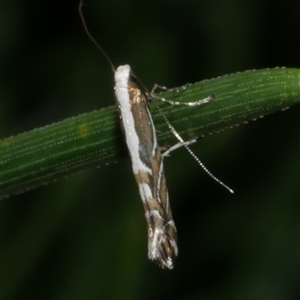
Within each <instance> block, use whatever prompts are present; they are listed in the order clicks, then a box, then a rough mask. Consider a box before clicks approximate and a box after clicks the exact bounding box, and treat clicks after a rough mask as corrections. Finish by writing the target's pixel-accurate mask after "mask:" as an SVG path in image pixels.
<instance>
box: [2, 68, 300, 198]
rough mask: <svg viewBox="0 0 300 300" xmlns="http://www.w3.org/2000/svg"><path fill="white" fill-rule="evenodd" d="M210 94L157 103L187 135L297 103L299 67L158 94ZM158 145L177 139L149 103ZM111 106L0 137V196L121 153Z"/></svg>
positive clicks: (123, 154) (174, 96)
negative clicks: (203, 101) (189, 104)
mask: <svg viewBox="0 0 300 300" xmlns="http://www.w3.org/2000/svg"><path fill="white" fill-rule="evenodd" d="M211 94H214V95H215V98H214V100H213V101H211V102H210V103H208V104H205V105H203V106H198V107H185V106H176V107H175V106H172V107H170V106H168V105H161V108H162V109H163V111H164V113H165V114H166V116H167V117H168V119H169V120H170V122H171V124H172V125H173V126H174V127H175V129H176V130H177V131H178V132H179V133H180V134H181V136H182V137H183V138H184V139H185V140H187V139H189V138H191V137H199V136H203V135H206V134H208V133H212V132H216V131H221V130H224V129H226V128H228V127H231V126H235V125H238V124H242V123H245V122H248V121H249V120H253V119H256V118H258V117H261V116H264V115H267V114H270V113H273V112H275V111H279V110H282V109H285V108H287V107H290V106H292V105H294V104H297V103H299V102H300V69H285V68H277V69H264V70H258V71H247V72H243V73H237V74H232V75H226V76H223V77H219V78H216V79H211V80H205V81H202V82H199V83H196V84H192V85H190V86H189V87H188V88H187V89H186V90H185V91H184V92H180V93H176V92H172V91H167V92H163V93H161V94H160V96H161V97H164V98H167V99H170V100H176V101H183V102H191V101H196V100H199V99H201V98H204V97H207V96H208V95H211ZM151 111H152V113H153V119H154V122H155V125H156V129H157V131H158V139H159V142H160V145H163V146H167V145H172V144H174V143H176V139H175V138H174V136H173V134H172V133H171V132H170V130H169V129H168V127H167V125H166V124H165V122H164V120H163V118H162V117H161V116H160V115H159V113H158V110H157V108H156V104H153V105H152V106H151ZM126 153H127V152H126V148H125V145H124V141H123V138H122V135H121V131H120V128H119V124H118V114H117V111H116V107H114V106H111V107H107V108H103V109H100V110H98V111H94V112H91V113H87V114H83V115H80V116H77V117H73V118H70V119H67V120H64V121H61V122H59V123H56V124H52V125H49V126H46V127H42V128H38V129H35V130H32V131H30V132H26V133H22V134H19V135H17V136H13V137H10V138H5V139H3V140H1V141H0V197H5V196H9V195H12V194H16V193H20V192H24V191H26V190H30V189H32V188H34V187H37V186H40V185H43V184H47V183H49V182H52V181H56V180H58V179H60V178H62V177H68V176H70V175H73V174H74V173H78V172H81V171H84V170H88V169H90V168H93V167H95V166H103V165H106V164H110V163H112V162H116V161H118V160H120V159H121V158H123V157H126Z"/></svg>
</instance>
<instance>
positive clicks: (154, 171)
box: [115, 65, 178, 269]
mask: <svg viewBox="0 0 300 300" xmlns="http://www.w3.org/2000/svg"><path fill="white" fill-rule="evenodd" d="M115 95H116V101H117V106H118V109H119V113H120V118H121V124H122V128H123V131H124V135H125V140H126V144H127V148H128V150H129V154H130V158H131V163H132V170H133V174H134V176H135V180H136V182H137V185H138V188H139V193H140V196H141V199H142V201H143V206H144V210H145V217H146V220H147V225H148V257H149V258H150V259H151V260H154V261H156V262H157V263H158V264H159V265H160V266H161V267H162V268H165V267H166V268H169V269H172V268H173V259H174V257H175V256H177V254H178V249H177V234H176V227H175V224H174V221H173V217H172V212H171V208H170V203H169V196H168V190H167V187H166V179H165V174H164V167H163V156H162V154H161V152H160V149H159V146H158V144H157V138H156V132H155V127H154V124H153V120H152V117H151V114H150V111H149V107H148V100H147V96H146V94H145V93H144V92H143V91H142V90H141V89H140V88H139V87H138V85H137V83H136V80H135V78H134V76H133V75H132V74H131V69H130V66H129V65H123V66H120V67H118V68H117V69H116V71H115Z"/></svg>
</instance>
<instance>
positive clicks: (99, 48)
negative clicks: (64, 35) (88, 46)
mask: <svg viewBox="0 0 300 300" xmlns="http://www.w3.org/2000/svg"><path fill="white" fill-rule="evenodd" d="M83 5H84V4H83V0H80V2H79V6H78V11H79V15H80V19H81V22H82V25H83V28H84V30H85V32H86V34H87V36H88V37H89V38H90V40H91V41H92V42H93V43H94V45H95V46H96V47H97V48H98V50H99V51H100V52H101V53H102V54H103V55H104V57H105V58H106V60H107V61H108V63H109V65H110V67H111V69H112V71H113V72H115V71H116V68H115V66H114V64H113V63H112V61H111V59H110V58H109V56H108V55H107V54H106V52H105V51H104V50H103V49H102V47H101V46H100V45H99V44H98V43H97V41H96V40H95V39H94V37H93V36H92V35H91V33H90V32H89V30H88V27H87V25H86V22H85V19H84V16H83V12H82V7H83Z"/></svg>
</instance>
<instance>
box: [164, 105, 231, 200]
mask: <svg viewBox="0 0 300 300" xmlns="http://www.w3.org/2000/svg"><path fill="white" fill-rule="evenodd" d="M158 110H159V112H160V114H161V116H162V117H163V118H164V120H165V122H166V123H167V125H168V127H169V128H170V130H171V131H172V133H173V134H174V135H175V137H176V138H177V139H178V141H179V142H180V143H181V145H182V146H183V147H185V148H186V150H187V151H188V152H189V153H190V154H191V155H192V156H193V158H194V159H195V160H196V162H197V163H198V164H199V165H200V167H201V168H202V169H203V170H204V171H205V172H206V173H207V174H208V175H209V176H210V177H211V178H212V179H213V180H214V181H216V182H217V183H219V184H220V185H221V186H223V187H224V188H225V189H227V190H228V191H229V192H230V193H232V194H234V191H233V190H232V189H231V188H230V187H229V186H227V185H226V184H225V183H224V182H222V181H221V180H220V179H218V178H217V177H216V176H215V175H213V174H212V173H211V172H210V171H209V170H208V169H207V168H206V167H205V165H204V164H203V162H202V161H201V160H200V159H199V158H198V157H197V156H196V155H195V153H194V152H193V151H192V150H191V148H190V147H189V146H188V144H187V143H186V142H185V141H184V140H183V139H182V137H181V136H180V135H179V133H178V132H177V131H176V130H175V128H174V127H173V126H172V124H171V123H170V121H169V120H168V119H167V117H166V115H165V114H164V113H163V111H162V109H161V108H160V107H159V106H158ZM193 142H194V140H193V141H192V143H193ZM190 144H191V143H190ZM175 146H176V145H175ZM171 148H173V147H171ZM176 148H178V147H174V148H173V149H176ZM173 149H171V150H170V151H169V150H167V151H166V152H165V153H163V155H168V154H169V153H170V152H171V151H172V150H173Z"/></svg>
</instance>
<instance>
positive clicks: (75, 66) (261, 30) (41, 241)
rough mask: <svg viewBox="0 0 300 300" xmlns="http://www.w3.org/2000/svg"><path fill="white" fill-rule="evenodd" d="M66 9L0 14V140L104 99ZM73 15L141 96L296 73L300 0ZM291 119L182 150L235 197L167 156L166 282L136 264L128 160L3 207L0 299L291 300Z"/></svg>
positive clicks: (154, 5) (104, 82)
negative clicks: (250, 75) (253, 72)
mask: <svg viewBox="0 0 300 300" xmlns="http://www.w3.org/2000/svg"><path fill="white" fill-rule="evenodd" d="M77 7H78V1H53V0H52V1H29V0H28V1H20V0H19V1H2V2H1V75H2V76H1V77H2V79H1V83H2V84H1V95H0V96H1V107H0V109H1V110H0V112H1V123H0V124H1V127H0V138H4V137H8V136H11V135H16V134H18V133H21V132H24V131H29V130H32V129H33V128H37V127H41V126H44V125H48V124H51V123H53V122H57V121H61V120H63V119H64V118H68V117H72V116H76V115H78V114H80V113H84V112H90V111H92V110H95V109H100V108H102V107H105V106H107V105H112V104H113V103H114V99H113V75H112V73H111V70H110V68H109V66H108V64H107V62H106V61H105V60H104V58H103V57H102V56H101V54H100V53H99V52H98V51H97V49H96V48H95V47H94V46H93V44H92V43H91V42H90V41H89V40H88V38H87V36H86V35H85V33H84V31H83V27H82V24H81V22H80V19H79V15H78V11H77ZM84 13H85V17H86V21H87V23H88V26H89V29H90V31H91V32H92V33H93V35H94V37H95V38H96V39H97V41H98V42H99V43H100V44H101V45H102V46H103V47H104V49H105V50H106V51H107V53H108V54H109V55H110V56H111V58H112V60H113V61H114V63H115V64H116V65H119V64H124V63H129V64H130V65H131V66H132V68H133V69H134V71H135V73H136V74H137V75H138V76H139V78H140V79H141V80H142V81H143V82H144V83H145V85H146V86H147V87H149V88H151V87H152V85H153V84H154V83H159V84H162V85H166V86H168V87H176V86H179V85H182V84H184V83H186V82H196V81H199V80H203V79H208V78H213V77H217V76H220V75H225V74H228V73H234V72H239V71H244V70H249V69H260V68H273V67H277V66H286V67H298V68H299V67H300V45H299V41H300V2H299V1H298V0H294V1H283V0H282V1H262V0H261V1H259V0H257V1H249V0H231V1H229V0H227V1H224V0H216V1H200V0H198V1H148V0H143V1H133V0H132V1H129V0H127V1H108V0H106V1H104V0H103V1H92V0H86V1H85V7H84ZM253 88H255V87H253ZM212 92H213V91H212ZM103 96H105V97H103ZM100 98H101V99H103V98H106V99H107V101H106V102H104V101H103V102H101V103H99V100H98V99H100ZM299 116H300V110H299V106H295V107H292V108H291V109H289V110H287V111H285V112H278V113H275V114H273V115H270V116H267V117H265V118H263V119H260V120H258V121H256V122H250V123H249V124H248V125H247V126H245V125H243V126H240V127H237V128H234V129H231V130H227V131H225V132H223V133H220V134H215V135H213V136H209V137H207V138H205V139H203V140H201V141H200V142H199V143H197V145H195V146H193V150H194V151H195V153H196V154H197V155H198V156H199V157H200V158H201V159H202V160H203V162H204V163H205V164H206V166H207V167H208V168H209V170H210V171H211V172H213V173H214V174H215V175H217V176H218V177H219V178H220V179H221V180H224V182H225V183H226V184H228V185H229V186H230V187H232V188H233V189H234V190H235V192H236V194H235V195H231V194H229V193H228V192H227V191H226V190H224V189H223V188H222V187H221V186H219V185H217V184H216V183H215V182H213V181H212V180H211V179H210V178H209V177H208V176H207V175H206V174H205V173H204V172H203V171H202V170H201V169H200V168H199V166H198V165H197V163H196V162H195V161H194V160H193V159H192V158H191V157H190V156H189V155H188V153H186V151H184V150H178V151H177V152H176V153H173V154H172V157H171V158H168V159H167V160H166V162H165V169H166V170H165V171H166V176H167V182H168V187H169V194H170V199H171V203H172V209H173V215H174V218H175V221H176V225H177V229H178V235H179V257H178V258H177V259H176V263H175V268H174V270H172V271H163V270H161V269H159V268H158V267H157V266H156V265H154V264H153V263H151V262H150V261H148V259H147V235H146V222H145V220H144V214H143V210H142V205H141V201H140V198H139V194H138V191H137V188H136V185H135V182H134V179H133V175H132V173H131V166H130V162H129V160H124V161H121V162H119V163H118V164H114V165H110V166H108V167H103V168H101V169H95V170H93V171H90V172H86V173H83V174H80V175H77V176H74V177H72V178H68V179H66V180H61V181H60V182H58V183H54V184H50V185H48V186H43V187H40V188H37V189H35V190H32V191H29V192H27V193H24V194H21V195H18V196H13V197H10V198H8V199H4V200H2V201H1V293H2V294H1V295H2V297H3V298H2V299H5V300H12V299H31V300H33V299H44V300H45V299H55V300H56V299H73V300H77V299H78V300H81V299H131V300H132V299H144V300H146V299H174V300H175V299H176V300H177V299H206V300H211V299H222V300H223V299H231V300H232V299H246V300H247V299H251V300H252V299H255V300H260V299H263V300H268V299H272V300H277V299H278V300H281V299H282V300H283V299H284V300H289V299H299V298H298V297H299V295H300V293H299V278H300V272H299V269H300V266H299V231H300V230H299V228H300V227H299V212H300V209H299V198H300V197H299V196H300V193H299V177H300V176H299V175H300V159H299V153H300V141H299V134H300V129H299V128H300V126H299V125H300V121H299Z"/></svg>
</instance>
